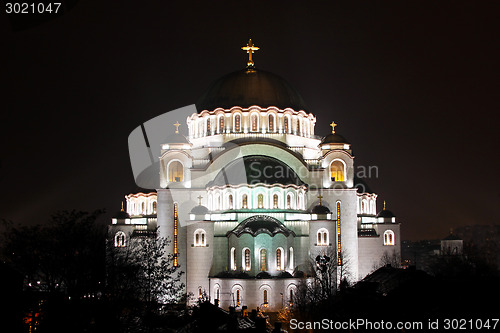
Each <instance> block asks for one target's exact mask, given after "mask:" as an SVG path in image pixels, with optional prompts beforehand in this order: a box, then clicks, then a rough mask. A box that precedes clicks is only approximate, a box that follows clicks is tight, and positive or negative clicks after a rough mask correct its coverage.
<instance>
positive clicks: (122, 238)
mask: <svg viewBox="0 0 500 333" xmlns="http://www.w3.org/2000/svg"><path fill="white" fill-rule="evenodd" d="M126 240H127V237H126V235H125V233H124V232H123V231H118V232H117V233H116V235H115V247H125V246H126V245H127V243H126Z"/></svg>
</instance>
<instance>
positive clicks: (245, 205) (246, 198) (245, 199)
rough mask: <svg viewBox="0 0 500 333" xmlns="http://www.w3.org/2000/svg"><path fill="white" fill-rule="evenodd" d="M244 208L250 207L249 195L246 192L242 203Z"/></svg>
mask: <svg viewBox="0 0 500 333" xmlns="http://www.w3.org/2000/svg"><path fill="white" fill-rule="evenodd" d="M241 207H242V208H248V196H247V195H246V194H243V199H242V203H241Z"/></svg>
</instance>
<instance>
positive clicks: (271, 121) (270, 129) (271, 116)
mask: <svg viewBox="0 0 500 333" xmlns="http://www.w3.org/2000/svg"><path fill="white" fill-rule="evenodd" d="M268 122H269V132H271V133H274V115H273V114H270V115H269V119H268Z"/></svg>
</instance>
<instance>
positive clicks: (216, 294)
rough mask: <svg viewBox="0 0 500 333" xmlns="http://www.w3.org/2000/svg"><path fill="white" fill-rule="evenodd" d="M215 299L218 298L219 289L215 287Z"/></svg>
mask: <svg viewBox="0 0 500 333" xmlns="http://www.w3.org/2000/svg"><path fill="white" fill-rule="evenodd" d="M215 299H216V300H219V299H220V289H219V288H217V290H216V292H215Z"/></svg>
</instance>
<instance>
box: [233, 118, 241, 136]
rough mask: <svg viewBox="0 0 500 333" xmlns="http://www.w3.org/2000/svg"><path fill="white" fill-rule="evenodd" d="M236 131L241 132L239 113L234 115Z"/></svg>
mask: <svg viewBox="0 0 500 333" xmlns="http://www.w3.org/2000/svg"><path fill="white" fill-rule="evenodd" d="M234 131H235V132H241V116H240V114H239V113H238V114H236V115H235V116H234Z"/></svg>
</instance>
